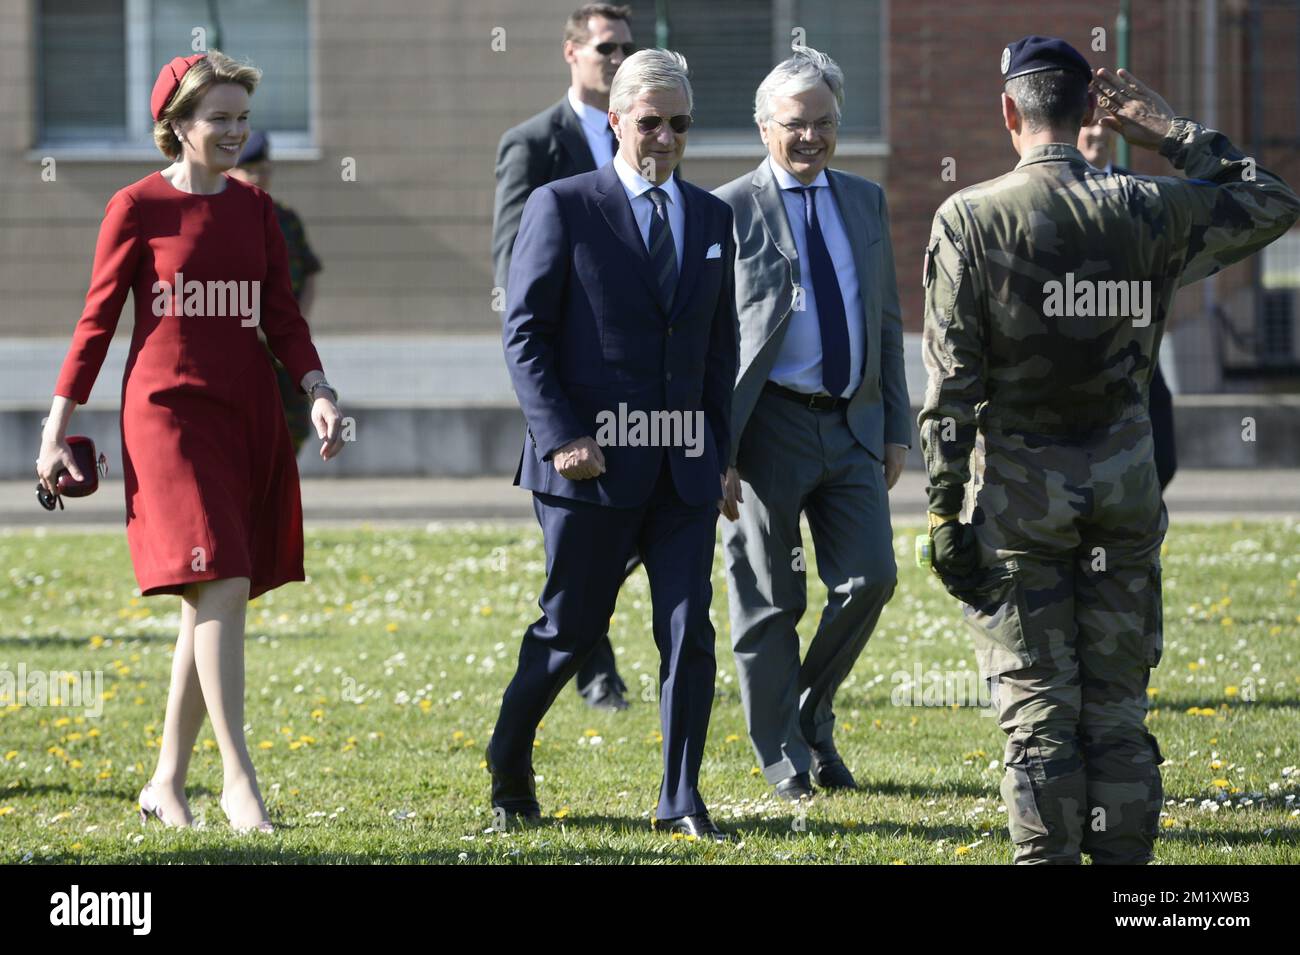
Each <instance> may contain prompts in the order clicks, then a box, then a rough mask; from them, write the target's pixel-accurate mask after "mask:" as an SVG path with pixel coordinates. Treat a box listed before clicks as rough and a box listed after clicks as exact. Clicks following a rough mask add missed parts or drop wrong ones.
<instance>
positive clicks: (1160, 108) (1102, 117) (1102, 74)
mask: <svg viewBox="0 0 1300 955" xmlns="http://www.w3.org/2000/svg"><path fill="white" fill-rule="evenodd" d="M1093 86H1094V88H1095V89H1096V91H1097V105H1098V106H1099V107H1100V108H1101V112H1100V113H1099V114H1098V117H1097V121H1098V122H1099V123H1101V125H1103V126H1105V127H1106V128H1107V129H1110V130H1114V131H1115V132H1117V133H1119V134H1120V135H1121V136H1123V137H1124V138H1125V139H1126V140H1128V141H1129V142H1130V143H1131V144H1133V145H1134V146H1140V147H1142V148H1143V149H1159V148H1160V143H1161V142H1162V141H1163V140H1164V138H1165V135H1166V134H1167V133H1168V132H1169V125H1170V124H1171V123H1172V122H1173V121H1174V111H1173V109H1172V108H1171V107H1170V106H1169V104H1168V103H1166V102H1165V101H1164V98H1163V97H1162V96H1161V95H1160V94H1159V93H1157V92H1156V91H1155V90H1153V89H1152V88H1151V87H1149V86H1147V85H1146V84H1145V83H1143V82H1142V81H1141V80H1140V79H1138V78H1137V77H1136V76H1134V75H1133V74H1132V73H1130V72H1129V71H1128V70H1120V71H1119V72H1118V73H1114V72H1112V71H1110V70H1108V69H1106V68H1105V67H1104V66H1103V67H1102V68H1100V69H1099V70H1097V72H1096V76H1095V77H1094V79H1093Z"/></svg>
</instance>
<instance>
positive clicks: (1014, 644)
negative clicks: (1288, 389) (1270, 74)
mask: <svg viewBox="0 0 1300 955" xmlns="http://www.w3.org/2000/svg"><path fill="white" fill-rule="evenodd" d="M1160 152H1161V154H1162V155H1164V156H1166V157H1167V158H1168V159H1169V160H1170V161H1171V162H1172V163H1173V165H1174V166H1175V167H1177V168H1179V169H1184V170H1185V171H1186V173H1187V175H1188V176H1189V177H1192V178H1189V179H1178V178H1172V177H1168V178H1166V177H1156V178H1146V177H1139V176H1126V175H1106V174H1105V173H1102V172H1099V171H1098V170H1095V169H1093V168H1092V167H1090V166H1089V165H1088V164H1087V163H1086V162H1084V160H1083V157H1082V156H1081V155H1080V154H1079V152H1078V150H1077V149H1075V148H1074V147H1073V146H1070V145H1064V144H1060V143H1053V144H1049V145H1043V146H1038V147H1035V148H1033V149H1031V150H1029V151H1027V153H1026V154H1025V156H1024V157H1023V158H1022V159H1021V161H1020V163H1019V164H1018V165H1017V166H1016V168H1015V170H1014V171H1012V172H1010V173H1008V174H1006V175H1004V176H1001V177H999V178H997V179H993V180H990V181H988V182H985V183H981V184H979V185H976V186H972V187H970V188H967V189H964V190H962V191H961V192H958V193H957V194H955V195H953V196H952V197H950V198H949V199H948V200H947V201H946V202H944V204H943V205H942V206H941V207H940V209H939V211H938V213H936V215H935V217H934V224H933V228H932V231H931V235H930V240H929V243H928V246H927V251H926V264H925V268H924V282H925V330H924V359H925V365H926V369H927V371H928V372H929V387H928V389H927V391H926V397H925V404H924V408H923V410H922V412H921V415H920V433H921V442H922V448H923V450H924V455H925V461H926V466H927V469H928V471H929V477H930V510H931V512H933V513H936V514H942V515H949V514H955V513H957V512H958V511H959V510H960V509H961V506H962V497H963V491H964V488H965V485H966V484H967V481H968V478H969V476H970V472H969V470H968V461H969V459H970V455H971V451H972V447H973V445H974V444H975V441H976V436H977V432H978V433H979V434H980V436H981V437H982V439H983V445H984V448H983V452H984V454H983V457H984V461H983V476H982V483H980V484H979V487H978V489H977V493H976V495H975V501H974V505H975V506H974V510H973V513H972V514H971V523H972V524H973V525H974V527H975V534H976V537H977V539H978V541H979V548H980V559H981V565H982V568H983V570H982V571H981V573H982V579H981V580H980V582H979V583H978V584H977V585H976V586H975V588H974V590H972V591H971V595H970V599H969V601H968V605H967V606H966V607H965V608H964V612H965V615H966V618H967V621H968V622H969V623H970V624H971V625H972V626H973V628H974V630H975V632H976V638H975V646H976V654H977V657H978V660H979V666H980V670H981V673H982V675H983V676H984V677H985V678H986V679H988V680H990V682H991V683H992V688H993V692H994V705H995V706H996V708H997V712H998V717H999V722H1000V725H1001V727H1002V729H1003V730H1004V731H1005V732H1006V733H1007V734H1008V736H1009V739H1008V741H1007V747H1006V755H1005V767H1006V770H1005V775H1004V778H1003V782H1002V796H1003V799H1004V800H1005V802H1006V805H1007V810H1008V822H1009V827H1010V831H1011V838H1012V841H1013V842H1014V843H1015V859H1016V861H1017V862H1059V863H1077V862H1078V861H1080V852H1081V851H1082V852H1087V853H1088V854H1089V855H1090V856H1091V857H1092V860H1093V862H1094V863H1143V862H1147V861H1149V860H1150V859H1151V858H1152V847H1153V843H1154V840H1155V836H1156V824H1157V821H1158V819H1159V815H1160V805H1161V801H1162V791H1161V785H1160V770H1159V769H1158V766H1159V764H1160V763H1161V762H1162V761H1163V760H1162V758H1161V755H1160V750H1159V748H1158V747H1157V745H1156V740H1155V737H1153V736H1152V735H1151V734H1150V733H1148V732H1147V730H1146V727H1145V722H1144V721H1145V716H1146V709H1147V693H1146V689H1147V679H1148V675H1149V671H1150V668H1151V667H1153V666H1155V665H1156V664H1157V663H1158V662H1159V660H1160V655H1161V650H1162V646H1163V640H1162V633H1161V629H1162V622H1161V599H1160V562H1159V552H1160V544H1161V541H1162V539H1163V537H1164V533H1165V527H1166V518H1165V511H1164V505H1163V504H1162V503H1161V494H1160V484H1159V482H1158V480H1157V477H1156V469H1155V462H1154V460H1153V457H1152V441H1151V423H1150V419H1149V418H1148V416H1147V409H1146V401H1147V389H1148V383H1149V382H1150V379H1151V374H1152V370H1153V368H1154V361H1155V356H1156V355H1157V354H1158V349H1159V347H1160V338H1161V335H1162V333H1163V330H1164V322H1165V318H1166V316H1167V315H1168V312H1169V308H1170V303H1171V300H1172V299H1173V295H1174V292H1175V290H1176V289H1177V287H1178V286H1180V285H1186V284H1189V283H1191V282H1194V281H1197V280H1199V279H1202V278H1205V277H1206V276H1208V275H1212V274H1213V273H1215V272H1217V271H1219V270H1220V269H1222V268H1223V267H1224V266H1227V265H1229V264H1231V263H1233V262H1236V261H1238V260H1239V259H1242V258H1244V257H1245V256H1247V255H1249V254H1250V253H1252V252H1255V251H1256V250H1258V249H1260V248H1262V247H1263V246H1265V245H1267V244H1268V243H1269V242H1271V241H1273V240H1274V239H1276V238H1277V237H1278V236H1279V235H1281V234H1282V233H1284V232H1285V231H1286V230H1287V228H1289V227H1290V225H1291V224H1292V223H1293V222H1295V221H1296V218H1297V215H1298V214H1300V199H1297V197H1296V195H1295V193H1294V192H1292V191H1291V189H1290V188H1288V187H1287V185H1286V184H1285V183H1284V182H1282V181H1281V180H1280V179H1278V178H1277V177H1276V176H1273V175H1271V174H1269V173H1268V172H1267V171H1265V170H1264V169H1261V168H1257V167H1254V168H1253V175H1254V181H1249V180H1248V179H1245V178H1243V174H1244V175H1245V176H1247V177H1248V176H1250V174H1251V173H1250V171H1249V170H1250V169H1251V168H1252V166H1253V164H1251V163H1250V162H1249V161H1248V160H1246V158H1245V157H1244V156H1243V155H1242V153H1241V152H1239V151H1238V150H1237V149H1236V148H1235V147H1234V146H1233V145H1232V144H1231V143H1230V142H1229V141H1228V139H1227V138H1226V137H1225V136H1223V135H1222V134H1220V133H1218V132H1215V131H1213V130H1209V129H1205V128H1204V127H1202V126H1200V125H1198V124H1197V123H1195V122H1192V121H1191V120H1188V119H1184V118H1179V119H1177V120H1175V121H1174V123H1173V125H1172V127H1171V129H1170V132H1169V134H1168V136H1167V137H1166V138H1165V140H1164V142H1163V143H1162V145H1161V147H1160ZM1066 273H1073V276H1074V279H1075V280H1076V283H1077V281H1080V280H1089V281H1093V282H1117V281H1124V282H1129V281H1135V280H1136V281H1139V282H1141V281H1148V282H1150V283H1151V284H1150V286H1149V288H1150V297H1149V300H1148V311H1147V313H1146V315H1147V318H1148V319H1149V321H1148V322H1146V323H1144V322H1143V321H1142V320H1141V319H1135V318H1133V317H1131V316H1118V317H1117V316H1114V315H1111V316H1109V317H1104V316H1103V317H1047V316H1046V315H1045V314H1044V312H1045V300H1046V296H1047V288H1046V283H1049V282H1053V281H1055V282H1064V281H1065V279H1066ZM1103 288H1104V287H1103ZM1110 288H1116V287H1114V286H1112V287H1110ZM972 604H973V605H972Z"/></svg>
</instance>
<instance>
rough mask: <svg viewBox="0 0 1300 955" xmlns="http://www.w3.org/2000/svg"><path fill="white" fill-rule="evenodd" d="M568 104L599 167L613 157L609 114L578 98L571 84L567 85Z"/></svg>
mask: <svg viewBox="0 0 1300 955" xmlns="http://www.w3.org/2000/svg"><path fill="white" fill-rule="evenodd" d="M569 105H570V106H572V107H573V111H574V112H575V113H577V114H578V122H580V123H582V134H583V135H584V136H586V137H587V148H588V149H590V150H591V158H592V159H594V160H595V161H596V168H597V169H599V168H600V167H601V166H603V165H605V163H607V162H609V161H610V160H611V159H613V158H614V150H613V147H611V146H610V143H609V114H608V113H606V112H605V111H604V110H601V109H596V107H594V106H588V105H587V104H586V103H584V102H583V101H582V100H580V99H578V94H577V93H575V92H574V91H573V87H572V86H570V87H569Z"/></svg>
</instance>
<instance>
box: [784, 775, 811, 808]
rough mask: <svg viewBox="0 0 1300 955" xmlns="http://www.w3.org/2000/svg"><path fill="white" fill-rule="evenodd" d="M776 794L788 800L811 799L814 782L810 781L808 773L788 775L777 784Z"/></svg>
mask: <svg viewBox="0 0 1300 955" xmlns="http://www.w3.org/2000/svg"><path fill="white" fill-rule="evenodd" d="M776 794H777V795H778V796H779V797H780V798H782V799H784V800H786V801H787V802H798V801H799V800H800V799H811V798H812V797H813V790H812V783H810V782H809V781H808V774H807V773H795V774H794V775H793V776H787V777H786V778H785V779H783V780H781V781H780V782H779V783H777V784H776Z"/></svg>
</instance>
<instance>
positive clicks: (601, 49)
mask: <svg viewBox="0 0 1300 955" xmlns="http://www.w3.org/2000/svg"><path fill="white" fill-rule="evenodd" d="M593 49H594V50H595V51H596V52H597V53H599V54H600V55H601V56H609V55H610V54H611V53H613V52H614V51H615V50H622V51H623V55H624V56H631V55H632V54H633V53H635V52H636V44H635V43H615V42H614V41H613V40H606V41H605V42H604V43H597V44H596V45H595V46H594V47H593Z"/></svg>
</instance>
